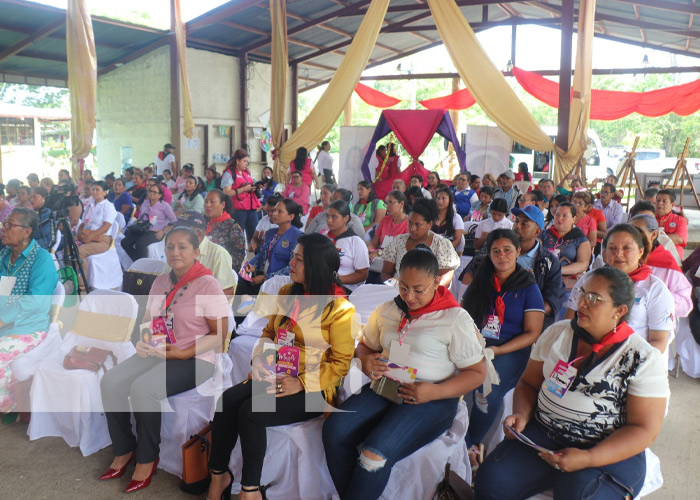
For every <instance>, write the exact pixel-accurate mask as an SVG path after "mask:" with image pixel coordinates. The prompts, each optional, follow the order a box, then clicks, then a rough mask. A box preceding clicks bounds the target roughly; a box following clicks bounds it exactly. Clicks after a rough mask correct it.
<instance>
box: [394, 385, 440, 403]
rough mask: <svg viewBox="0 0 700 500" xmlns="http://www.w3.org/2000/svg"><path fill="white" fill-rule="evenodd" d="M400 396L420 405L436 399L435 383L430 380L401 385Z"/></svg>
mask: <svg viewBox="0 0 700 500" xmlns="http://www.w3.org/2000/svg"><path fill="white" fill-rule="evenodd" d="M399 396H401V397H402V398H403V402H404V403H406V404H409V405H419V404H421V403H427V402H428V401H432V400H433V399H435V384H432V383H430V382H415V383H413V384H405V385H402V386H401V387H399Z"/></svg>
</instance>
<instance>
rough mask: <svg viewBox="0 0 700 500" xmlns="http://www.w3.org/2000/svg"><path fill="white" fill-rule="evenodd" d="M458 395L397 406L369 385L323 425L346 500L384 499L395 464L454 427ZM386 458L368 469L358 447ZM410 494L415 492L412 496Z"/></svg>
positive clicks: (330, 467)
mask: <svg viewBox="0 0 700 500" xmlns="http://www.w3.org/2000/svg"><path fill="white" fill-rule="evenodd" d="M457 403H458V399H457V398H451V399H440V400H437V401H430V402H428V403H423V404H419V405H409V404H403V405H397V404H394V403H392V402H391V401H388V400H386V399H384V398H382V397H381V396H377V395H376V394H375V393H374V392H372V390H371V389H370V388H369V384H367V385H365V386H364V387H363V388H362V391H361V392H360V394H357V395H355V396H352V397H350V398H349V399H348V400H347V401H345V402H344V403H343V404H342V405H341V407H340V409H341V410H343V411H340V412H335V413H333V414H331V416H330V417H329V418H328V419H327V420H326V422H325V423H324V424H323V446H324V448H325V450H326V463H327V464H328V470H329V471H330V474H331V478H332V479H333V483H334V484H335V488H336V490H337V491H338V494H339V495H340V498H342V499H343V500H350V499H361V500H372V499H376V498H379V496H380V495H381V494H382V492H383V491H384V488H385V487H386V484H387V483H388V482H389V476H390V475H391V468H392V467H393V466H394V464H395V463H396V462H398V461H400V460H401V459H403V458H405V457H407V456H409V455H410V454H411V453H413V452H414V451H416V450H418V449H419V448H422V447H423V446H425V445H426V444H428V443H430V442H432V441H433V440H435V439H437V438H438V437H440V436H441V435H442V434H443V433H444V432H445V431H446V430H447V429H449V428H450V427H451V426H452V422H453V421H454V418H455V415H456V414H457ZM360 445H362V450H367V451H370V452H373V453H376V454H377V455H379V456H381V457H384V458H386V463H384V464H379V465H377V466H376V467H374V468H373V470H372V471H370V470H368V467H367V466H366V465H361V464H360V463H359V462H358V446H360ZM409 496H410V495H409Z"/></svg>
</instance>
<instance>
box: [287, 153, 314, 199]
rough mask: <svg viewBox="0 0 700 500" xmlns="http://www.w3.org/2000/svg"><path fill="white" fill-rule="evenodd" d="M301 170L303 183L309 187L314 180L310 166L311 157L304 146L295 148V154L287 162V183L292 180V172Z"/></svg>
mask: <svg viewBox="0 0 700 500" xmlns="http://www.w3.org/2000/svg"><path fill="white" fill-rule="evenodd" d="M294 172H301V179H302V182H303V183H304V184H306V185H307V186H309V189H311V184H313V182H314V171H313V168H312V167H311V158H309V152H308V151H307V150H306V148H299V149H297V155H296V157H295V158H294V160H292V162H291V163H290V164H289V171H288V172H287V183H289V182H291V180H292V173H294Z"/></svg>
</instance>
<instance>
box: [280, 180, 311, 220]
mask: <svg viewBox="0 0 700 500" xmlns="http://www.w3.org/2000/svg"><path fill="white" fill-rule="evenodd" d="M309 194H310V192H309V186H307V185H306V184H304V182H303V180H302V175H301V172H299V171H296V170H295V171H294V172H292V182H291V183H290V184H287V187H285V188H284V192H283V193H282V196H283V197H285V198H289V199H290V200H294V201H296V202H297V203H298V204H299V205H300V206H301V213H302V214H304V215H306V214H307V213H308V212H309Z"/></svg>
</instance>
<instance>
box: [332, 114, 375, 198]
mask: <svg viewBox="0 0 700 500" xmlns="http://www.w3.org/2000/svg"><path fill="white" fill-rule="evenodd" d="M374 128H375V127H340V168H339V172H338V187H342V188H345V189H349V190H350V191H352V199H353V200H357V183H358V182H360V181H362V180H364V177H363V176H362V171H361V170H360V168H361V167H362V160H363V159H364V157H365V153H367V149H368V148H369V143H370V141H371V140H372V135H373V134H374Z"/></svg>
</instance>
